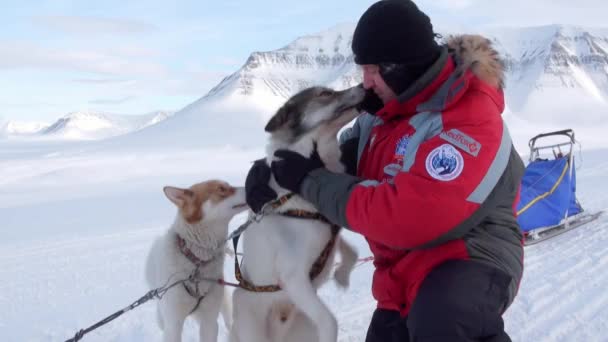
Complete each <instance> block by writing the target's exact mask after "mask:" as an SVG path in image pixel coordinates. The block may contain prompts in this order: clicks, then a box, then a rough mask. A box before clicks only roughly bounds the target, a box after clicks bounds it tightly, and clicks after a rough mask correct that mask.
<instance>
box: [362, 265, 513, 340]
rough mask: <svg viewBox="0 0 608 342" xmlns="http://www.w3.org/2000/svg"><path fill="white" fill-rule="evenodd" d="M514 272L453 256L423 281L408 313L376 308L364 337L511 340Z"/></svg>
mask: <svg viewBox="0 0 608 342" xmlns="http://www.w3.org/2000/svg"><path fill="white" fill-rule="evenodd" d="M510 281H511V277H510V276H509V275H507V274H506V273H505V272H503V271H501V270H499V269H496V268H493V267H491V266H487V265H484V264H481V263H477V262H474V261H464V260H452V261H448V262H446V263H444V264H442V265H440V266H438V267H437V268H435V269H434V270H433V271H431V273H429V275H428V276H427V278H426V279H425V280H424V281H423V282H422V285H421V286H420V289H419V290H418V294H417V296H416V300H415V301H414V303H413V304H412V307H411V309H410V311H409V314H408V316H407V317H401V316H400V314H399V312H397V311H392V310H383V309H377V310H376V311H375V312H374V315H373V316H372V321H371V323H370V326H369V329H368V331H367V338H366V340H365V341H366V342H472V341H476V342H482V341H483V342H510V341H511V339H510V338H509V335H507V333H506V332H505V331H504V323H503V320H502V313H503V311H504V309H505V306H506V304H507V300H508V299H507V289H508V286H509V283H510Z"/></svg>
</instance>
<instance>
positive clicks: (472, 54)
mask: <svg viewBox="0 0 608 342" xmlns="http://www.w3.org/2000/svg"><path fill="white" fill-rule="evenodd" d="M446 45H447V47H448V49H449V52H450V53H451V54H452V55H453V56H454V57H455V58H456V63H457V64H458V69H457V71H461V70H462V71H464V70H466V69H471V71H472V72H473V73H474V74H475V75H476V76H477V77H479V79H481V80H482V81H484V82H486V83H488V84H490V85H492V86H494V87H496V88H498V89H503V88H504V64H503V62H502V60H501V59H500V56H499V54H498V51H496V50H495V49H494V48H493V47H492V41H490V40H489V39H487V38H485V37H483V36H480V35H469V34H465V35H458V36H450V37H448V39H447V42H446Z"/></svg>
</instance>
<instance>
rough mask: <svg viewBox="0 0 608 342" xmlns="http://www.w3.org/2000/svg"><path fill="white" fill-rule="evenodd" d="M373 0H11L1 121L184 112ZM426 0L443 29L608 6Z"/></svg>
mask: <svg viewBox="0 0 608 342" xmlns="http://www.w3.org/2000/svg"><path fill="white" fill-rule="evenodd" d="M374 2H375V1H368V0H365V1H364V0H332V1H320V0H308V1H299V2H289V3H288V2H286V1H278V0H258V1H244V0H242V1H233V0H226V1H207V0H174V1H161V0H130V1H117V0H106V1H78V0H39V1H32V0H8V1H7V0H2V11H1V12H0V22H2V30H0V76H1V77H0V89H2V90H1V91H0V121H2V120H3V119H4V120H18V121H46V122H52V121H54V120H56V119H57V118H59V117H61V116H63V115H65V114H67V113H69V112H74V111H82V110H90V111H100V112H108V113H116V114H134V115H136V114H144V113H148V112H151V111H156V110H180V109H182V108H184V107H185V106H187V105H188V104H190V103H192V102H194V101H195V100H197V99H198V98H200V97H202V96H204V95H205V94H206V92H207V91H209V90H210V89H211V88H212V87H213V86H214V85H216V84H217V83H219V82H220V81H221V79H222V78H224V77H226V76H228V75H230V74H231V73H233V72H235V71H237V70H238V69H239V68H240V67H241V66H242V65H243V64H244V63H245V62H246V60H247V57H248V56H249V55H250V54H251V53H252V52H254V51H268V50H274V49H278V48H281V47H283V46H285V45H287V44H288V43H290V42H291V41H293V40H294V39H296V38H297V37H299V36H303V35H306V34H311V33H316V32H319V31H322V30H325V29H327V28H330V27H332V26H334V25H336V24H340V23H345V22H351V23H355V22H356V21H357V20H358V18H359V17H360V16H361V14H362V13H363V12H364V11H365V9H367V8H368V7H369V6H370V5H371V4H373V3H374ZM531 2H532V3H531ZM417 3H418V5H419V6H420V7H421V8H422V9H423V10H424V11H425V12H427V13H428V14H429V16H430V17H431V19H432V21H433V23H434V25H435V26H436V27H440V28H448V29H449V28H451V27H454V28H459V29H462V28H465V29H466V28H467V27H471V28H475V30H479V28H480V27H489V26H513V27H519V26H538V25H546V24H555V23H559V24H574V25H583V26H589V27H601V26H606V25H605V24H604V20H605V13H607V12H608V2H606V1H604V0H578V1H576V6H575V5H573V3H572V2H571V1H566V0H534V1H528V0H511V1H493V0H419V1H417ZM287 4H288V5H287Z"/></svg>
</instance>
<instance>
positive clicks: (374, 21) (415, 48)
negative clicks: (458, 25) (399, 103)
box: [352, 0, 441, 93]
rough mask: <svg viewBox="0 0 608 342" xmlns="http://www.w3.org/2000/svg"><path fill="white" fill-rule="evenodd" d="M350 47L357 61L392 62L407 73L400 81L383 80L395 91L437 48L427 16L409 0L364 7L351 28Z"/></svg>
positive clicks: (418, 71) (428, 62)
mask: <svg viewBox="0 0 608 342" xmlns="http://www.w3.org/2000/svg"><path fill="white" fill-rule="evenodd" d="M352 49H353V53H354V55H355V63H357V64H378V65H380V66H381V67H382V66H383V65H393V67H392V68H390V69H392V70H394V71H395V72H401V73H407V75H404V76H405V78H406V79H407V80H406V79H404V80H402V81H401V82H400V84H395V83H394V82H387V84H388V85H389V86H390V87H391V88H392V89H393V91H395V92H396V93H401V92H402V91H404V90H405V89H404V88H406V87H407V86H408V85H409V84H408V83H411V79H412V78H414V79H415V78H417V77H419V76H420V75H422V73H424V71H426V69H427V68H428V67H429V66H430V65H432V64H433V62H435V61H436V60H437V58H438V57H439V55H440V52H441V47H440V46H439V45H438V44H437V42H436V41H435V33H434V32H433V25H432V24H431V20H430V19H429V17H428V16H427V15H426V14H424V13H423V12H422V11H421V10H419V9H418V7H417V6H416V4H414V3H413V2H412V1H410V0H382V1H378V2H376V3H375V4H373V5H372V6H371V7H370V8H368V9H367V11H365V13H363V15H362V16H361V19H359V22H358V23H357V27H356V28H355V33H354V35H353V42H352ZM394 66H398V67H394ZM381 69H382V68H381ZM384 76H387V77H384ZM383 78H384V79H385V81H389V79H397V80H398V79H400V77H399V75H383ZM391 83H392V84H391Z"/></svg>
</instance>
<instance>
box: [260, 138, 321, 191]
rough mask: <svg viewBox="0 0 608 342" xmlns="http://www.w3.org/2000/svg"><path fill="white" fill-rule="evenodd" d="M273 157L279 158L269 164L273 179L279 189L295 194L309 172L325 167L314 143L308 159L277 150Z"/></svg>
mask: <svg viewBox="0 0 608 342" xmlns="http://www.w3.org/2000/svg"><path fill="white" fill-rule="evenodd" d="M274 155H275V156H276V157H279V158H281V159H280V160H275V161H273V162H272V163H271V164H270V168H271V169H272V174H273V175H274V178H275V179H276V180H277V183H279V185H280V186H281V187H283V188H285V189H287V190H289V191H292V192H294V193H297V194H299V193H300V185H302V181H303V180H304V178H305V177H306V176H307V175H308V174H309V173H310V172H311V171H313V170H316V169H318V168H322V167H325V164H323V161H322V160H321V157H320V156H319V152H318V151H317V144H316V143H315V145H314V148H313V151H312V153H311V154H310V157H309V158H306V157H304V156H302V155H301V154H299V153H297V152H293V151H289V150H278V151H276V152H275V153H274Z"/></svg>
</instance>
